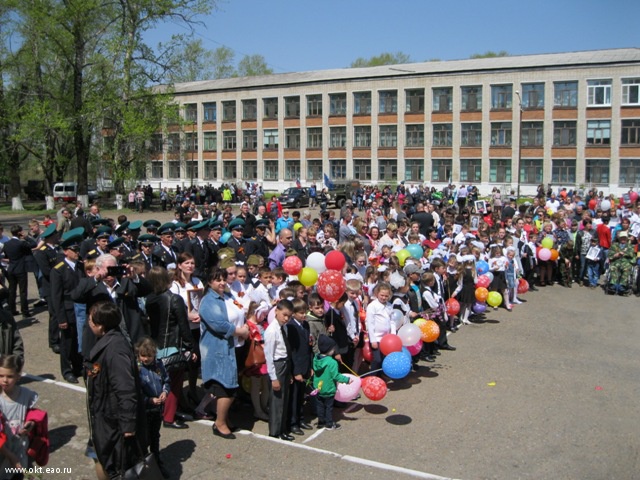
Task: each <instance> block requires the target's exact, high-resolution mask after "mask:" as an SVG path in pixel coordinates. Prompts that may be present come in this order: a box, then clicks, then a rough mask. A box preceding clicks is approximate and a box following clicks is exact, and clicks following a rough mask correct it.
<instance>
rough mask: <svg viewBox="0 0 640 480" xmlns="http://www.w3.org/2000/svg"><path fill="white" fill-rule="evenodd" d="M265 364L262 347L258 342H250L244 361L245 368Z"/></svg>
mask: <svg viewBox="0 0 640 480" xmlns="http://www.w3.org/2000/svg"><path fill="white" fill-rule="evenodd" d="M266 362H267V359H266V357H265V356H264V347H263V345H262V343H260V342H259V341H258V340H251V343H250V344H249V353H248V354H247V359H246V360H245V361H244V366H245V367H255V366H256V365H262V364H264V363H266Z"/></svg>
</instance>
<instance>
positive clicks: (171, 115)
mask: <svg viewBox="0 0 640 480" xmlns="http://www.w3.org/2000/svg"><path fill="white" fill-rule="evenodd" d="M166 115H167V117H166V118H167V125H177V124H178V123H179V121H180V105H175V104H172V105H168V106H167V113H166ZM105 127H106V128H109V127H108V126H107V125H105Z"/></svg>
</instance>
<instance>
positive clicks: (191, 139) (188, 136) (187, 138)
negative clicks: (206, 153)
mask: <svg viewBox="0 0 640 480" xmlns="http://www.w3.org/2000/svg"><path fill="white" fill-rule="evenodd" d="M184 146H185V150H186V151H187V152H197V151H198V134H197V133H196V132H189V133H185V134H184Z"/></svg>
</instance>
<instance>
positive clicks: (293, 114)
mask: <svg viewBox="0 0 640 480" xmlns="http://www.w3.org/2000/svg"><path fill="white" fill-rule="evenodd" d="M284 116H285V117H287V118H300V97H285V98H284Z"/></svg>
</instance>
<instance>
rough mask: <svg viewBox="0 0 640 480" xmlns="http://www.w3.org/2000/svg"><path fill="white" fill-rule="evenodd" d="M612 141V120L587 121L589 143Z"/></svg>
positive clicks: (605, 143)
mask: <svg viewBox="0 0 640 480" xmlns="http://www.w3.org/2000/svg"><path fill="white" fill-rule="evenodd" d="M610 143H611V120H589V121H588V122H587V145H609V144H610Z"/></svg>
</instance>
